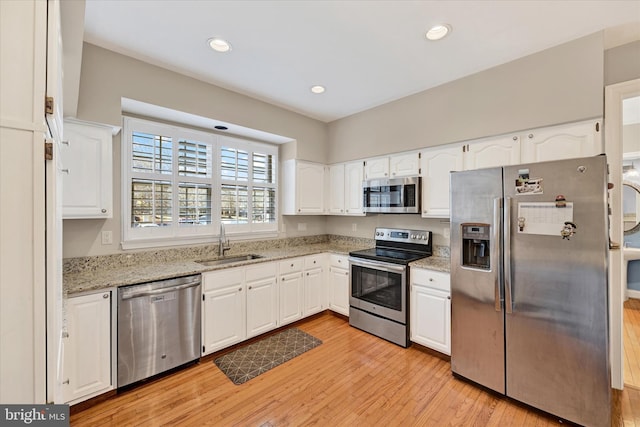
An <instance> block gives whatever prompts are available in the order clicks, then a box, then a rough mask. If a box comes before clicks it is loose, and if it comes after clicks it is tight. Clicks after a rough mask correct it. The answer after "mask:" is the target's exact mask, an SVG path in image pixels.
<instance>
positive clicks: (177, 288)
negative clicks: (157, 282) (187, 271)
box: [120, 280, 201, 300]
mask: <svg viewBox="0 0 640 427" xmlns="http://www.w3.org/2000/svg"><path fill="white" fill-rule="evenodd" d="M200 283H201V282H200V280H196V281H194V282H189V283H185V284H183V285H178V286H171V287H168V288H160V289H153V290H151V291H147V290H141V291H138V292H135V291H134V292H128V293H127V294H126V295H122V296H121V297H120V299H122V300H127V299H131V298H139V297H148V296H151V295H158V294H166V293H167V292H174V291H180V290H182V289H187V288H192V287H194V286H197V285H199V284H200Z"/></svg>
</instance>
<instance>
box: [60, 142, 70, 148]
mask: <svg viewBox="0 0 640 427" xmlns="http://www.w3.org/2000/svg"><path fill="white" fill-rule="evenodd" d="M60 143H61V144H62V145H66V146H67V147H68V146H69V141H60Z"/></svg>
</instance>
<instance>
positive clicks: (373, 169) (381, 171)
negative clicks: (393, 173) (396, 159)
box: [364, 157, 389, 179]
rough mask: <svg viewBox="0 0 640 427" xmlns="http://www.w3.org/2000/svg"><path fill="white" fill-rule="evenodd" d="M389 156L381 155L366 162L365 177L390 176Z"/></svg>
mask: <svg viewBox="0 0 640 427" xmlns="http://www.w3.org/2000/svg"><path fill="white" fill-rule="evenodd" d="M388 177H389V158H388V157H379V158H376V159H367V160H366V161H365V162H364V179H375V178H388Z"/></svg>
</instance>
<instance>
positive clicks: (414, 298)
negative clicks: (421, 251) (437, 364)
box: [410, 268, 451, 355]
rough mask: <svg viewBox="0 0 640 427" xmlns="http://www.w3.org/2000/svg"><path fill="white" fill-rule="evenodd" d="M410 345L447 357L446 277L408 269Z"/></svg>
mask: <svg viewBox="0 0 640 427" xmlns="http://www.w3.org/2000/svg"><path fill="white" fill-rule="evenodd" d="M410 274H411V296H410V305H411V306H410V316H411V319H410V329H411V341H413V342H415V343H417V344H421V345H423V346H425V347H429V348H432V349H434V350H437V351H439V352H441V353H444V354H447V355H450V354H451V280H450V276H449V274H448V273H442V272H437V271H432V270H426V269H421V268H412V269H411V273H410Z"/></svg>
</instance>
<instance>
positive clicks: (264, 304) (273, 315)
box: [247, 277, 278, 338]
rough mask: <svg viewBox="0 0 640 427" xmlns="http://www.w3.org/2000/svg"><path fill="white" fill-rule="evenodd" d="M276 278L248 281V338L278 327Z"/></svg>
mask: <svg viewBox="0 0 640 427" xmlns="http://www.w3.org/2000/svg"><path fill="white" fill-rule="evenodd" d="M277 291H278V288H277V285H276V278H275V277H269V278H266V279H260V280H256V281H254V282H249V281H247V338H251V337H255V336H256V335H260V334H262V333H264V332H267V331H270V330H272V329H275V328H276V327H277V326H278V311H277V306H278V292H277Z"/></svg>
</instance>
